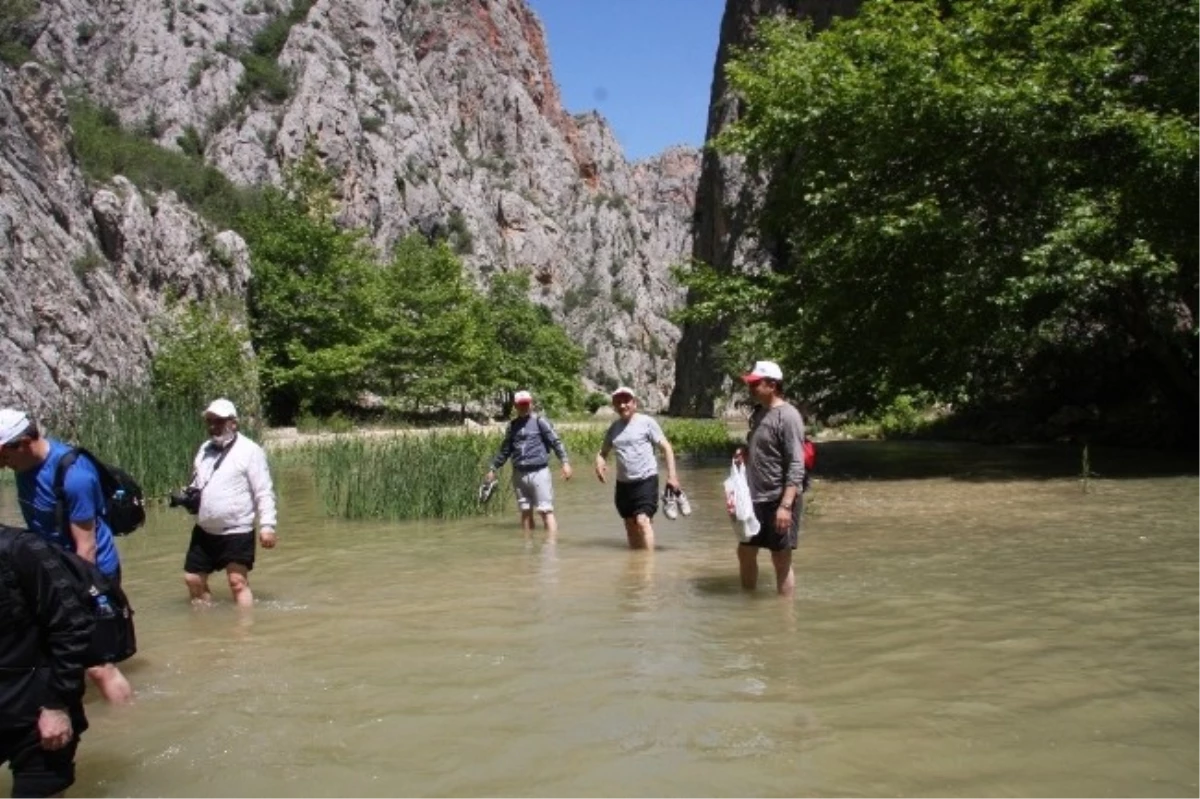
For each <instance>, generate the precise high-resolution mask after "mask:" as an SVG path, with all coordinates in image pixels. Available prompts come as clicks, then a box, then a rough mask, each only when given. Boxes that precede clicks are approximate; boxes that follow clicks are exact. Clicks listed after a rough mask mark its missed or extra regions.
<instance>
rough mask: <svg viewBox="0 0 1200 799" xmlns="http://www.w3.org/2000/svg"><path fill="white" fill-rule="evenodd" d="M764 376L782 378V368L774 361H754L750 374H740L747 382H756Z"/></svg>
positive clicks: (772, 378)
mask: <svg viewBox="0 0 1200 799" xmlns="http://www.w3.org/2000/svg"><path fill="white" fill-rule="evenodd" d="M764 377H765V378H767V379H768V380H783V370H782V369H780V368H779V364H777V363H775V362H774V361H756V362H755V363H754V368H753V369H751V370H750V374H748V375H742V379H743V380H745V381H746V382H747V383H757V382H758V381H759V380H762V379H763V378H764Z"/></svg>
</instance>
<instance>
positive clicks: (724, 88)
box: [670, 0, 861, 417]
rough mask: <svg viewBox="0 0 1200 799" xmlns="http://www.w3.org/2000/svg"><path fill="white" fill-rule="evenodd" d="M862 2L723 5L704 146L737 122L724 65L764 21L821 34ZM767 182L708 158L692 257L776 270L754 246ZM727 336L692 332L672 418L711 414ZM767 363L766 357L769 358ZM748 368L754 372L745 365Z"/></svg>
mask: <svg viewBox="0 0 1200 799" xmlns="http://www.w3.org/2000/svg"><path fill="white" fill-rule="evenodd" d="M860 5H861V0H726V3H725V15H724V17H723V18H722V20H721V39H720V45H719V46H718V49H717V62H716V66H715V68H714V70H713V83H712V96H711V100H710V102H709V110H708V128H707V131H706V134H705V136H706V138H707V139H712V138H713V137H715V136H716V135H717V134H718V133H720V132H721V131H722V130H723V129H724V128H725V127H726V126H727V125H729V124H731V123H733V122H735V121H736V120H737V119H738V116H739V104H738V100H737V98H736V97H734V96H733V95H732V94H731V93H730V91H729V87H728V85H727V83H726V80H725V64H726V62H727V61H728V60H729V57H730V52H731V50H732V49H733V48H737V47H742V46H744V45H746V44H748V43H749V42H750V41H751V39H752V37H753V34H754V29H755V26H756V25H757V23H758V22H759V20H761V19H763V18H765V17H771V16H776V15H779V14H786V15H789V16H793V17H806V18H809V19H811V20H812V21H813V25H814V27H816V28H817V29H818V30H820V29H824V28H826V27H828V26H829V23H830V22H831V21H832V20H833V19H834V17H844V16H852V15H854V14H855V13H857V12H858V8H859V6H860ZM761 179H762V176H757V175H747V174H746V170H745V169H744V168H743V163H742V160H741V159H740V158H738V157H735V156H729V155H717V154H715V153H713V152H712V151H705V153H704V159H703V165H702V167H701V173H700V183H699V187H698V189H697V192H696V211H695V235H694V238H693V240H692V257H693V258H694V259H695V260H697V261H701V262H703V263H706V264H709V265H710V266H713V267H715V268H716V269H718V270H725V271H729V270H735V269H745V268H749V267H765V266H770V264H771V259H772V256H771V253H770V247H769V245H768V244H764V243H763V242H759V241H757V240H756V238H755V235H754V231H753V229H752V219H751V217H750V206H751V204H752V202H751V201H752V198H753V196H754V194H755V191H756V189H757V187H758V185H759V183H760V181H761ZM727 334H728V329H727V327H726V326H723V325H707V324H703V325H702V324H688V325H686V326H685V327H684V330H683V333H682V336H681V338H680V342H679V348H678V351H677V353H676V361H675V372H676V376H677V379H676V381H675V387H674V391H673V392H672V394H671V399H670V412H671V413H672V414H673V415H678V416H702V417H708V416H712V415H713V414H714V411H715V410H716V405H717V399H718V397H719V396H720V395H721V394H722V393H723V383H724V382H725V378H724V376H723V375H722V372H721V369H720V367H719V365H718V363H717V360H716V352H715V348H716V347H717V345H719V344H720V343H721V342H723V341H724V340H725V339H726V337H727ZM763 357H764V358H765V357H769V355H768V354H767V353H764V354H763ZM747 366H749V364H747Z"/></svg>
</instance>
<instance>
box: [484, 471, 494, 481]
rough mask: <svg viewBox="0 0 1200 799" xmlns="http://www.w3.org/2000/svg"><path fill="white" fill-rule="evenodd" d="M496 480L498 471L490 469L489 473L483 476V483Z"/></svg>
mask: <svg viewBox="0 0 1200 799" xmlns="http://www.w3.org/2000/svg"><path fill="white" fill-rule="evenodd" d="M495 479H496V470H495V469H488V473H487V474H485V475H484V476H483V482H485V483H490V482H492V481H493V480H495Z"/></svg>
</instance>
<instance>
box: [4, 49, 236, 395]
mask: <svg viewBox="0 0 1200 799" xmlns="http://www.w3.org/2000/svg"><path fill="white" fill-rule="evenodd" d="M72 145H73V141H72V132H71V128H70V126H69V125H68V124H67V115H66V102H65V99H64V97H63V93H62V91H61V89H60V87H59V84H58V82H57V79H56V78H55V77H54V76H53V75H52V74H51V73H50V72H49V71H48V70H46V69H45V68H43V67H41V66H38V65H37V64H34V63H28V64H26V65H24V66H23V67H22V68H21V69H20V70H16V71H14V70H10V69H7V68H0V262H3V264H4V268H3V270H2V271H0V302H3V308H4V318H5V324H4V332H3V333H2V334H0V363H2V364H3V367H4V375H5V379H4V381H3V384H2V385H0V402H2V403H3V404H5V405H19V406H21V407H23V408H26V409H31V410H33V411H35V412H41V411H44V410H48V409H49V408H51V407H54V406H56V405H57V404H58V403H61V402H62V401H63V400H64V399H66V398H69V397H72V396H75V395H78V394H79V393H81V392H84V391H89V390H96V389H100V388H103V387H105V386H108V385H111V384H113V383H114V382H121V381H125V380H130V379H133V378H136V377H137V376H138V375H140V374H141V373H142V372H144V370H145V368H146V364H147V363H148V359H149V354H150V352H149V342H150V335H149V325H150V323H151V321H152V320H153V319H155V318H156V317H158V316H161V315H162V314H163V313H165V312H166V311H167V307H168V298H178V299H183V300H185V301H186V300H187V299H191V300H198V299H202V298H204V297H209V296H217V295H236V296H241V295H242V293H243V292H244V288H245V285H246V282H247V280H248V279H249V275H250V272H249V262H248V258H247V255H246V248H245V244H244V242H242V241H241V239H240V238H238V237H237V236H235V235H234V234H229V233H227V234H225V235H224V236H223V237H222V239H221V241H222V243H221V244H218V243H216V242H215V241H213V240H212V239H210V238H209V237H208V236H206V235H205V231H204V230H203V228H202V227H201V226H200V224H199V223H198V222H197V220H196V218H195V217H194V216H193V215H192V214H191V213H190V212H189V211H187V210H186V209H185V208H183V207H182V206H181V205H180V204H179V203H178V202H177V201H176V200H175V199H174V197H173V196H170V195H168V196H162V197H157V198H154V200H153V202H151V201H149V200H148V198H146V197H144V196H143V195H142V194H141V193H140V192H138V191H137V190H136V189H135V188H134V187H133V186H132V185H130V184H129V182H128V181H126V180H124V179H123V178H118V179H116V180H114V181H113V183H112V185H111V186H108V187H105V188H102V189H100V190H98V191H94V192H93V191H91V190H90V189H89V188H88V186H87V185H86V183H85V181H84V180H83V177H82V175H81V174H80V172H79V169H78V167H77V165H76V163H75V160H74V157H73V155H72ZM209 242H212V243H209Z"/></svg>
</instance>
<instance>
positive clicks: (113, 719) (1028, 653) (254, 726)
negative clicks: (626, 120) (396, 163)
mask: <svg viewBox="0 0 1200 799" xmlns="http://www.w3.org/2000/svg"><path fill="white" fill-rule="evenodd" d="M821 458H822V467H823V468H822V470H821V472H820V473H819V474H820V475H821V477H822V479H819V480H818V482H817V483H816V484H815V486H814V489H813V497H814V500H813V505H812V507H811V513H810V514H809V515H808V516H807V518H806V528H805V532H804V535H803V537H802V540H801V545H800V549H799V550H798V551H797V558H796V564H797V596H796V599H795V601H794V602H786V601H781V600H780V599H779V598H777V597H776V596H774V591H773V575H772V574H771V572H770V568H769V560H768V559H767V558H766V556H763V557H762V559H761V565H762V566H763V568H762V571H761V576H760V588H759V591H758V592H757V593H756V594H753V595H751V594H747V593H744V592H743V591H741V590H740V588H739V587H738V584H737V574H736V560H735V554H734V539H733V536H732V532H731V529H730V527H729V523H728V521H727V519H726V517H725V515H724V508H723V502H722V499H721V497H720V484H721V480H722V478H723V477H724V470H723V469H722V468H721V467H720V466H719V465H711V464H710V465H705V466H700V465H695V464H692V465H688V466H686V467H685V468H684V469H683V472H682V474H683V478H684V483H685V487H687V488H688V489H689V493H690V495H691V496H692V498H693V504H694V506H695V512H694V513H693V515H692V516H691V517H690V518H686V519H680V520H678V521H674V522H671V521H667V520H665V519H663V518H662V517H661V516H660V517H659V518H658V520H657V523H656V529H657V532H658V539H659V549H658V551H657V552H655V553H653V554H648V553H631V552H629V551H628V550H626V549H625V547H624V535H623V532H622V530H621V527H620V524H619V521H618V520H617V519H616V517H615V514H614V512H613V510H612V506H611V497H610V490H611V489H610V488H608V487H602V486H600V485H598V484H597V483H596V482H595V480H594V479H593V478H592V477H591V475H590V473H587V472H586V471H585V469H583V468H580V469H579V474H578V476H577V478H576V480H574V481H572V482H571V483H569V484H563V483H562V482H561V480H558V478H557V475H556V486H557V490H558V506H559V511H560V520H561V528H562V529H561V532H560V536H559V541H558V542H557V544H556V545H554V546H547V545H545V544H544V543H543V540H542V536H541V534H540V532H539V534H538V535H536V536H535V538H534V539H533V540H532V541H529V542H526V541H525V540H523V537H522V535H521V532H520V530H519V529H518V527H517V525H516V521H515V519H516V514H515V511H514V512H513V513H512V514H511V515H510V516H505V517H503V518H500V517H493V518H486V519H483V520H473V521H468V522H455V523H429V524H380V523H348V522H343V521H337V520H332V519H327V518H325V517H324V515H323V514H322V513H321V512H320V509H319V506H318V505H317V502H316V499H315V497H314V496H313V494H312V490H311V488H309V487H308V486H307V481H306V480H305V479H304V476H303V475H302V474H298V473H285V474H281V475H279V476H278V482H279V484H280V487H281V494H282V513H281V527H280V538H281V544H280V547H279V548H278V549H276V550H274V551H271V552H263V551H262V550H260V552H259V567H258V568H257V569H256V570H255V571H254V573H253V580H252V583H253V586H254V588H255V589H256V594H257V596H258V598H259V603H258V606H257V607H256V608H255V609H254V610H253V611H252V612H251V613H250V614H248V615H243V614H239V613H238V612H237V611H236V610H235V608H234V607H233V606H232V605H231V604H230V602H229V598H228V590H227V588H226V587H225V586H224V585H223V581H216V580H214V586H216V587H217V589H218V590H217V591H216V595H217V597H218V599H219V602H218V604H217V605H216V606H215V607H212V608H209V609H206V610H201V611H196V610H193V609H192V608H191V607H190V606H189V605H188V603H187V601H186V598H185V597H186V591H185V588H184V586H183V583H182V580H181V568H182V558H183V552H184V549H185V547H186V544H187V533H188V530H189V527H188V520H187V518H186V517H185V516H184V515H183V514H182V512H181V511H168V510H165V509H163V510H156V511H155V512H154V514H153V516H152V518H151V520H150V522H149V524H148V526H147V527H146V528H145V529H143V530H141V531H138V532H137V533H136V534H135V535H133V536H131V537H129V538H127V539H122V541H121V549H122V556H123V558H124V563H125V567H124V569H125V575H126V577H125V580H126V587H127V590H128V592H129V593H130V595H131V598H132V599H133V601H134V603H135V606H136V608H137V611H138V614H137V623H138V634H139V641H140V645H141V651H140V652H139V654H138V655H137V656H136V657H135V658H134V659H133V660H131V661H129V663H127V664H126V666H127V668H126V672H127V674H128V675H129V677H130V678H131V680H132V681H133V683H134V686H135V689H136V691H137V696H138V698H137V701H136V703H135V704H134V705H133V706H131V707H127V708H121V709H114V708H110V707H107V706H104V705H103V704H102V703H100V702H97V701H95V699H96V697H95V696H94V689H89V695H88V710H89V715H90V717H91V722H92V728H91V730H90V731H89V732H88V733H87V734H86V736H85V738H84V741H83V744H82V746H81V749H80V757H79V782H78V783H77V785H76V787H75V788H74V789H73V790H72V792H71V794H72V795H75V796H84V795H95V796H402V795H418V796H467V795H501V796H522V795H531V796H575V795H578V796H584V795H588V796H591V795H596V796H804V795H827V796H856V795H870V796H904V795H930V796H935V795H936V796H1014V795H1039V796H1079V795H1087V796H1137V795H1155V796H1175V795H1191V796H1195V795H1197V792H1198V783H1197V771H1198V755H1197V750H1198V740H1197V738H1198V736H1197V718H1198V717H1197V692H1198V690H1197V689H1198V649H1197V648H1198V633H1197V629H1198V602H1197V596H1198V595H1197V563H1198V547H1197V542H1198V536H1197V520H1198V515H1200V508H1198V499H1197V496H1198V493H1197V492H1198V481H1197V477H1196V472H1195V465H1196V464H1195V461H1194V460H1192V461H1191V462H1190V463H1188V462H1187V461H1186V460H1185V461H1184V462H1183V463H1182V464H1178V465H1175V466H1171V465H1169V464H1164V463H1163V460H1162V459H1161V458H1158V457H1157V456H1152V455H1146V454H1142V455H1137V456H1130V457H1126V455H1123V454H1120V453H1111V454H1109V455H1107V456H1104V455H1099V456H1097V455H1094V456H1093V464H1092V466H1093V468H1094V469H1095V470H1096V471H1098V472H1100V477H1098V478H1095V479H1093V480H1091V481H1090V482H1089V483H1088V484H1087V485H1086V486H1085V485H1084V484H1083V483H1082V482H1081V481H1080V479H1079V478H1078V471H1079V469H1078V453H1073V454H1064V453H1062V452H1057V451H1048V450H1038V449H1028V450H1022V449H983V448H975V447H960V446H949V445H929V444H920V445H919V444H909V445H893V444H862V443H844V444H828V445H825V446H824V447H823V448H822V451H821ZM581 460H582V461H583V462H582V463H581V464H580V466H583V465H585V463H586V459H581ZM1106 468H1108V469H1111V470H1112V473H1111V474H1106ZM3 488H4V490H5V496H4V497H3V499H0V517H3V518H4V519H5V520H6V521H12V520H13V517H14V514H15V510H14V505H15V503H14V501H13V498H12V497H11V496H10V494H11V492H12V488H11V485H6V486H4V487H3ZM510 505H511V503H510ZM9 788H10V784H9V782H8V776H7V772H5V775H4V776H3V777H0V793H7V792H8V790H9Z"/></svg>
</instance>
